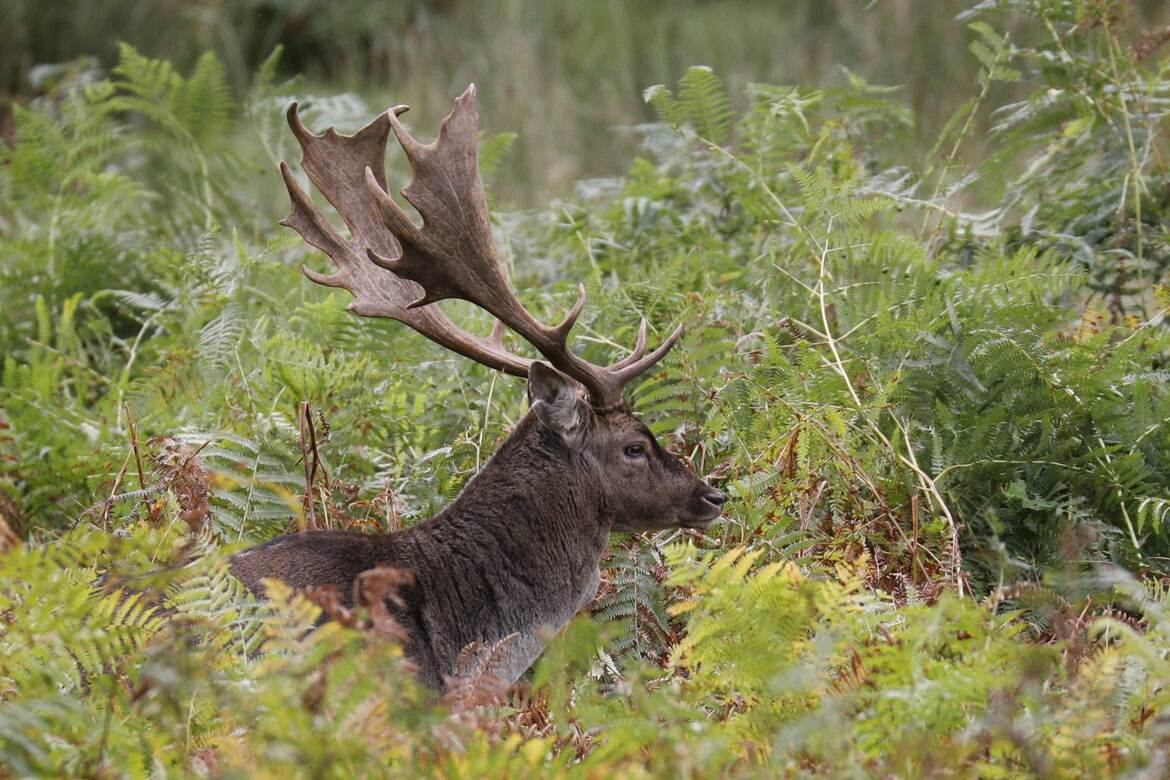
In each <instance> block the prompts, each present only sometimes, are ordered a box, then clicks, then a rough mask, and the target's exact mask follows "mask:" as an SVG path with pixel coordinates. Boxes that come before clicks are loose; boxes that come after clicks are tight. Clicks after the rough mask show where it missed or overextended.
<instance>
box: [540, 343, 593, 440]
mask: <svg viewBox="0 0 1170 780" xmlns="http://www.w3.org/2000/svg"><path fill="white" fill-rule="evenodd" d="M528 406H529V408H531V409H532V411H533V412H534V413H535V414H536V416H537V417H538V418H539V419H540V421H541V422H542V423H544V425H545V427H546V428H548V429H549V430H551V431H552V432H553V433H555V434H557V435H558V436H560V437H561V438H562V439H564V441H565V444H568V445H569V446H570V447H572V448H576V447H577V445H579V444H580V443H581V439H582V437H583V436H584V433H585V426H586V424H587V420H588V410H587V409H586V407H585V404H584V402H583V401H582V400H581V398H580V397H579V396H578V394H577V383H576V382H574V381H573V380H571V379H569V378H568V377H567V376H565V375H564V374H562V373H561V372H560V371H557V370H556V369H554V368H552V367H550V366H547V365H545V364H544V363H541V362H539V361H534V362H533V363H532V365H531V366H530V367H529V369H528Z"/></svg>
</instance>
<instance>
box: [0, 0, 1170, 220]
mask: <svg viewBox="0 0 1170 780" xmlns="http://www.w3.org/2000/svg"><path fill="white" fill-rule="evenodd" d="M968 5H970V3H968V2H967V1H966V0H931V1H929V2H927V1H926V0H878V2H863V1H862V0H787V1H786V2H780V3H777V2H769V1H768V0H679V1H678V2H669V3H661V2H655V1H654V0H605V1H604V2H591V1H590V0H582V1H580V2H578V1H576V0H573V1H571V2H556V3H550V2H544V1H543V0H483V1H482V2H481V1H480V0H397V1H396V2H381V0H342V1H341V2H319V1H318V0H229V1H226V2H224V1H222V0H219V1H204V0H201V1H200V2H187V1H186V0H125V1H124V2H115V3H95V2H86V1H85V0H45V2H37V1H35V0H4V2H3V3H2V4H0V8H2V11H0V14H2V17H3V19H2V22H3V23H0V99H2V95H3V94H5V93H7V94H8V95H25V94H28V92H29V90H30V89H33V90H40V89H44V88H45V87H46V86H47V85H48V84H49V83H51V81H52V79H53V78H55V76H54V75H53V74H54V73H56V71H54V70H52V69H46V68H45V67H44V66H45V65H50V64H52V63H62V62H69V61H73V60H75V59H77V58H78V57H91V58H93V60H94V62H95V64H96V65H98V66H100V67H110V66H112V65H113V64H114V63H115V62H116V60H117V48H116V44H117V43H118V42H119V41H124V42H126V43H129V44H131V45H133V46H134V47H135V48H137V49H138V50H139V51H141V52H142V53H143V54H145V55H147V56H152V57H161V58H165V59H167V60H169V61H170V62H172V63H173V64H174V65H175V66H176V67H178V68H180V69H186V68H189V67H191V66H192V65H193V64H194V63H195V61H196V60H197V59H198V58H199V57H200V56H201V55H202V54H203V53H204V52H205V51H214V52H216V53H217V54H218V56H219V59H220V61H221V62H222V63H223V65H224V68H225V72H226V75H227V77H228V80H229V83H230V84H231V85H232V87H233V89H234V90H235V91H236V92H237V93H240V92H242V91H243V90H244V89H245V88H246V87H247V85H248V83H249V80H250V78H251V75H252V73H253V72H254V71H255V69H256V68H257V67H258V66H259V64H260V63H261V62H262V61H264V59H265V58H267V57H268V55H269V54H270V53H271V52H272V50H273V49H274V48H275V47H276V46H278V45H279V46H283V47H284V51H285V54H284V57H282V60H281V64H280V74H281V76H293V75H297V76H301V77H303V78H305V79H306V80H307V82H308V84H310V85H313V87H314V88H317V87H324V86H326V85H327V88H326V90H325V91H326V92H337V91H353V92H356V93H358V94H360V95H362V96H363V97H365V98H367V99H369V100H370V103H371V105H375V106H377V105H381V104H383V103H386V104H390V103H400V102H408V103H410V104H411V105H412V106H413V108H414V113H415V117H416V118H415V120H414V121H416V122H418V123H419V125H420V126H421V127H428V126H431V125H433V124H434V123H435V122H437V121H438V120H439V119H441V118H442V117H443V116H444V115H445V114H446V112H447V108H448V105H449V102H450V97H451V95H454V94H458V93H459V92H460V91H462V89H463V87H465V86H466V85H467V84H468V82H471V81H480V82H483V85H484V86H487V87H489V88H488V89H485V90H484V91H483V93H482V98H481V100H480V111H481V113H482V115H483V117H484V124H485V126H487V127H498V128H507V129H508V130H511V131H514V132H517V133H518V134H519V138H518V139H517V144H516V147H515V150H514V152H513V154H512V156H511V157H510V158H509V164H508V166H507V170H506V171H504V175H503V176H501V177H500V180H499V182H498V183H497V187H496V191H497V194H498V195H500V197H502V198H504V199H505V202H508V203H512V204H515V205H520V206H532V205H537V204H539V203H541V202H543V201H544V199H546V198H547V196H548V195H550V194H553V195H563V194H566V193H568V192H569V191H570V188H571V186H572V184H573V182H575V181H576V180H577V179H580V178H582V177H584V176H589V177H595V176H600V175H617V174H620V173H622V172H623V171H624V169H625V167H626V164H627V161H628V160H629V159H630V157H631V155H632V154H633V152H634V150H635V149H636V146H637V143H638V138H637V134H636V133H632V132H630V130H629V128H630V127H631V126H633V125H637V124H638V123H640V122H646V121H651V120H652V119H653V114H652V112H650V111H649V110H648V109H647V107H646V106H645V105H644V104H643V103H642V101H641V97H640V96H641V92H642V89H643V88H645V87H646V86H648V85H650V84H664V83H672V82H673V81H675V80H676V79H678V78H679V77H680V76H682V74H683V72H684V71H685V69H686V68H687V67H689V66H691V65H694V64H696V63H699V64H705V65H708V66H710V67H712V68H713V69H714V70H715V71H716V72H717V73H719V74H720V75H721V76H722V77H723V78H724V79H725V80H726V81H727V83H728V86H729V88H730V93H731V95H733V96H734V99H735V100H736V101H739V100H740V96H741V95H742V94H743V87H744V86H745V85H747V84H748V83H750V82H763V83H769V84H805V85H809V86H840V85H842V84H844V83H846V82H847V79H848V72H853V73H856V74H857V75H859V76H861V77H862V78H864V79H866V80H867V81H869V82H872V83H875V84H891V85H898V86H899V87H900V88H901V90H902V91H901V96H900V97H901V102H903V103H904V104H906V105H907V106H908V107H909V108H910V109H911V110H912V116H913V117H914V127H913V131H912V133H911V134H910V139H911V141H912V143H911V146H910V149H911V150H913V159H914V160H916V161H921V159H922V156H923V155H924V154H925V152H926V151H927V150H928V149H929V148H930V146H931V144H932V143H933V142H934V139H935V138H936V137H937V136H938V132H939V131H940V129H941V128H942V127H943V125H944V124H945V123H946V121H947V120H948V119H949V118H950V117H951V116H952V115H953V113H954V112H955V110H956V109H958V108H959V106H960V105H962V104H963V102H964V101H966V100H967V99H968V97H969V96H970V95H971V94H972V92H973V91H974V89H975V84H976V81H977V78H978V66H977V62H976V61H975V60H973V59H972V58H971V57H970V56H969V55H968V50H967V47H968V44H969V43H970V42H971V41H972V40H973V39H975V38H977V37H978V36H977V35H975V34H974V33H973V32H972V31H971V30H969V29H967V28H966V27H965V26H964V25H962V24H955V23H954V19H955V16H956V15H957V14H959V13H960V12H961V11H963V10H964V9H965V8H966V7H967V6H968ZM1124 16H1125V18H1124V19H1123V20H1118V21H1119V23H1120V24H1122V26H1123V30H1124V33H1123V35H1124V37H1125V38H1126V39H1131V38H1134V37H1136V36H1137V35H1139V34H1140V33H1141V32H1143V31H1146V30H1152V29H1156V28H1158V27H1159V26H1161V25H1164V24H1167V23H1170V9H1168V8H1167V6H1166V4H1165V3H1164V2H1161V0H1133V2H1130V3H1128V4H1127V8H1126V12H1125V14H1124ZM1001 27H1002V29H1003V30H1004V32H1005V33H1007V34H1009V35H1016V36H1027V35H1029V34H1031V33H1034V32H1035V31H1036V27H1037V22H1036V20H1034V19H1032V18H1028V17H1025V16H1019V17H1016V18H1013V19H1010V20H1005V21H1004V22H1003V24H1002V25H1001ZM38 66H40V67H38ZM1011 93H1012V91H1011V89H1010V88H1008V87H1004V86H1003V85H997V87H996V92H995V94H994V96H993V97H994V102H996V103H998V102H1002V98H1003V97H1004V96H1005V95H1007V94H1011ZM977 121H978V124H977V125H976V127H975V128H974V129H975V132H972V133H971V134H969V136H968V137H967V138H966V139H965V141H964V144H965V147H970V148H969V149H967V148H965V149H964V153H965V154H968V153H969V154H971V155H978V154H980V153H981V152H982V139H983V138H984V131H985V130H986V128H987V119H986V113H985V112H981V113H980V115H979V116H978V118H977ZM910 161H911V159H907V162H910Z"/></svg>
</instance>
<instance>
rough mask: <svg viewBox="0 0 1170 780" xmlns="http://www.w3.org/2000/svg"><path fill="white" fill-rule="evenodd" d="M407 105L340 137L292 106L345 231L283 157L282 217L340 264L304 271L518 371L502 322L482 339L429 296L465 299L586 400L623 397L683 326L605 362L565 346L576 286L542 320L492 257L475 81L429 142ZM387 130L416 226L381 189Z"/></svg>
mask: <svg viewBox="0 0 1170 780" xmlns="http://www.w3.org/2000/svg"><path fill="white" fill-rule="evenodd" d="M405 111H406V107H405V106H397V107H395V108H393V109H391V110H390V111H387V112H386V113H385V114H383V115H381V116H379V117H378V118H377V119H375V120H374V121H373V122H371V123H370V124H369V125H367V126H366V127H364V128H362V129H361V130H359V131H358V132H357V133H355V134H354V135H352V136H345V135H340V134H338V133H336V132H334V131H333V130H332V129H330V130H327V131H325V133H323V134H321V135H314V134H313V133H310V132H309V131H308V130H306V129H305V127H304V126H303V125H302V124H301V122H300V119H299V117H298V115H297V113H296V105H295V104H294V105H293V106H292V107H291V108H290V109H289V125H290V126H291V127H292V129H293V133H294V134H296V136H297V139H298V140H299V141H300V144H301V149H302V152H303V155H304V156H303V159H302V164H303V165H304V167H305V170H306V171H307V172H308V174H309V179H310V181H312V183H313V185H314V186H315V187H316V188H317V189H318V190H320V191H321V192H322V194H324V195H325V197H326V198H327V199H328V200H329V202H330V203H331V204H332V205H333V207H334V208H335V209H337V211H338V213H340V214H341V216H342V218H343V219H344V220H345V223H346V225H347V226H348V227H349V230H350V233H351V235H352V238H351V239H350V240H349V241H346V240H345V239H343V238H342V237H341V236H340V235H338V234H337V232H336V231H335V230H333V228H332V227H331V226H330V225H329V223H328V222H327V221H326V220H325V219H324V217H323V216H322V215H321V214H320V212H319V211H317V209H316V208H315V207H314V206H313V204H312V202H311V201H310V200H309V197H308V195H307V194H306V193H305V192H304V191H303V190H302V189H301V188H300V187H299V186H298V185H297V183H296V181H295V179H293V177H292V175H291V174H290V172H289V170H288V166H287V165H284V164H283V163H282V164H281V173H282V174H283V176H284V180H285V183H286V185H287V186H288V190H289V195H290V197H291V198H292V201H293V212H292V214H291V215H290V216H289V217H288V219H286V220H285V224H287V225H289V226H290V227H292V228H293V229H295V230H296V231H297V232H298V233H300V234H301V236H302V237H303V238H304V239H305V240H306V241H307V242H308V243H309V244H312V245H313V246H315V247H317V248H318V249H321V250H322V251H324V252H325V253H326V254H328V255H329V256H330V257H332V258H333V260H334V262H335V263H336V265H337V268H338V270H337V272H336V273H335V274H333V275H331V276H325V275H322V274H318V273H315V272H313V271H310V270H308V269H306V270H305V274H306V275H307V276H308V277H309V278H310V279H312V280H313V281H315V282H317V283H318V284H324V285H328V286H332V287H343V288H345V289H347V290H349V291H350V292H352V293H353V295H354V302H353V304H351V307H350V308H351V310H352V311H354V312H355V313H356V314H360V315H363V316H369V317H391V318H393V319H396V320H398V321H400V322H403V323H405V324H407V325H409V326H410V327H412V328H414V329H415V330H417V331H418V332H420V333H422V334H423V335H424V336H427V337H428V338H431V339H432V340H434V341H436V342H438V343H440V344H442V345H443V346H445V347H447V348H449V349H452V350H454V351H456V352H459V353H460V354H462V355H466V356H467V357H470V358H472V359H473V360H476V361H478V362H480V363H483V364H485V365H488V366H491V367H492V368H501V369H503V370H505V371H508V372H510V373H513V374H519V375H526V374H527V371H528V365H529V361H527V360H525V359H524V358H521V357H519V356H517V355H514V354H512V353H510V352H508V351H506V350H505V349H504V347H503V342H502V335H503V334H502V331H501V330H500V328H498V327H497V328H496V330H494V331H493V335H492V336H491V337H489V338H486V339H484V338H480V337H477V336H473V335H471V334H468V333H466V332H465V331H462V330H460V329H459V328H458V327H457V326H455V325H454V323H452V322H451V321H450V320H449V319H448V318H447V317H446V315H444V314H443V313H442V312H441V311H440V310H439V309H438V307H437V306H436V305H435V304H437V303H438V302H439V301H442V300H445V299H447V298H459V299H462V300H466V301H470V302H471V303H473V304H475V305H476V306H478V307H480V308H481V309H483V310H485V311H487V312H489V313H490V314H492V315H493V316H495V317H496V318H497V320H498V321H499V323H503V324H504V325H506V326H507V327H509V328H511V329H512V330H513V331H515V332H516V333H517V334H519V335H520V336H521V337H523V338H524V339H525V340H526V341H528V342H529V343H530V344H531V345H532V346H533V347H535V348H536V349H537V351H539V352H540V353H541V355H543V356H544V357H545V358H546V359H547V360H548V361H549V362H550V363H552V365H553V366H554V367H555V368H557V369H558V370H559V371H561V372H562V373H564V374H566V375H567V376H569V377H571V378H573V379H575V380H576V381H578V382H580V383H581V384H582V385H583V386H584V387H585V389H586V390H587V391H588V393H589V397H590V401H591V402H592V404H593V405H594V406H595V407H597V408H599V409H604V408H608V407H613V406H619V405H621V404H622V389H623V388H624V387H625V385H626V384H628V383H629V382H630V381H631V380H633V379H634V378H635V377H637V376H638V375H639V374H642V373H643V372H645V371H646V370H648V369H649V368H650V367H651V366H653V365H654V364H655V363H657V362H658V361H659V360H661V359H662V358H663V357H664V356H665V355H666V353H667V352H669V351H670V349H671V348H672V347H673V346H674V344H675V342H677V341H678V339H679V337H680V336H681V335H682V328H681V326H680V327H679V328H677V329H676V330H675V331H674V332H673V333H672V334H671V335H670V336H669V337H668V338H667V339H666V341H664V342H663V343H662V345H661V346H659V347H658V348H657V349H655V350H654V351H652V352H650V353H649V354H646V329H647V325H646V321H645V320H643V321H642V323H641V327H640V328H639V331H638V340H637V344H636V346H635V347H634V350H633V352H631V353H630V355H629V356H628V357H626V358H624V359H622V360H620V361H618V362H617V363H614V364H613V365H611V366H599V365H596V364H593V363H590V362H588V361H586V360H583V359H582V358H580V357H578V356H577V355H576V354H574V353H573V352H572V351H571V350H570V349H569V348H568V343H567V342H568V336H569V331H570V330H571V329H572V327H573V325H574V323H576V321H577V317H578V316H579V315H580V314H581V310H582V308H583V307H584V305H585V288H584V287H583V286H582V287H581V288H580V290H579V294H578V297H577V302H576V303H575V304H574V306H573V308H572V309H571V310H570V311H569V313H568V315H567V316H566V317H565V319H564V320H563V321H562V322H561V323H560V324H559V325H556V326H553V327H550V326H548V325H545V324H543V323H541V322H539V321H537V320H536V319H535V318H534V317H533V316H532V315H531V314H530V313H529V312H528V310H527V309H525V308H524V307H523V306H522V305H521V304H520V302H519V300H518V299H517V298H516V295H515V293H514V291H513V290H512V288H511V287H510V286H509V284H508V281H507V279H506V277H505V275H504V271H503V267H502V266H501V264H500V262H499V260H498V258H497V257H496V252H495V246H494V243H493V240H492V232H491V223H490V222H489V219H488V210H487V200H486V198H485V196H484V191H483V183H482V181H481V180H480V177H479V160H478V150H477V141H478V127H479V118H478V115H477V113H476V110H475V85H474V84H473V85H471V86H469V87H468V88H467V90H466V91H465V92H464V93H463V94H462V95H461V96H460V97H458V98H456V100H455V105H454V108H452V110H451V113H450V114H449V115H448V116H447V118H446V119H444V120H443V124H442V126H441V127H440V129H439V135H438V137H437V138H436V139H435V140H434V142H432V143H430V144H423V143H420V142H419V141H417V140H416V139H415V138H414V137H413V136H411V135H410V133H409V132H407V131H406V129H405V128H404V127H403V126H402V123H401V122H400V121H399V119H398V116H399V115H400V114H402V113H403V112H405ZM390 130H393V132H394V135H395V136H396V137H397V139H398V142H399V144H400V145H401V146H402V150H403V152H405V154H406V157H407V159H408V160H409V162H410V165H411V170H412V172H413V176H412V178H411V180H410V183H409V184H407V186H406V187H405V188H404V189H403V190H402V195H403V196H404V197H405V198H406V200H407V201H408V202H409V203H410V204H411V205H412V206H414V208H415V210H416V211H417V212H418V214H419V216H421V218H422V223H421V224H415V222H414V220H413V219H412V218H411V217H410V215H409V214H407V213H406V211H405V210H404V209H403V208H402V207H401V206H399V205H398V203H397V202H396V201H395V200H394V199H393V198H392V197H390V195H389V193H388V192H387V186H386V179H385V173H384V171H383V164H384V157H385V151H386V139H387V137H388V132H389V131H390Z"/></svg>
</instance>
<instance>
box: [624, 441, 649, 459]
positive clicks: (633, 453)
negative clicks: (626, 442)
mask: <svg viewBox="0 0 1170 780" xmlns="http://www.w3.org/2000/svg"><path fill="white" fill-rule="evenodd" d="M645 454H646V447H645V445H643V444H631V445H630V446H628V447H626V457H627V458H640V457H642V456H643V455H645Z"/></svg>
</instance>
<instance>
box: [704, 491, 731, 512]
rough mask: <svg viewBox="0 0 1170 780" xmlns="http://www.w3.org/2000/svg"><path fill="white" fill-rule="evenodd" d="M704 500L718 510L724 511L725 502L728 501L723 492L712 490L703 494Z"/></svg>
mask: <svg viewBox="0 0 1170 780" xmlns="http://www.w3.org/2000/svg"><path fill="white" fill-rule="evenodd" d="M703 500H704V501H706V502H707V503H708V504H710V505H711V506H713V507H715V508H716V509H722V508H723V502H724V501H726V500H727V498H726V497H725V496H724V495H723V493H722V492H720V491H718V490H712V491H709V492H707V493H704V494H703Z"/></svg>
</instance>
